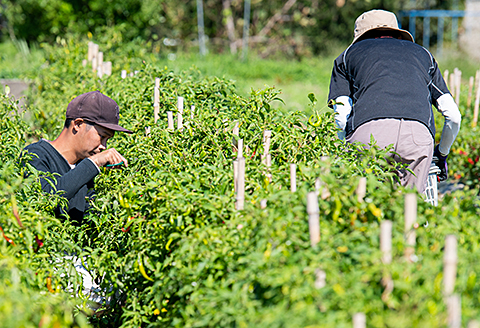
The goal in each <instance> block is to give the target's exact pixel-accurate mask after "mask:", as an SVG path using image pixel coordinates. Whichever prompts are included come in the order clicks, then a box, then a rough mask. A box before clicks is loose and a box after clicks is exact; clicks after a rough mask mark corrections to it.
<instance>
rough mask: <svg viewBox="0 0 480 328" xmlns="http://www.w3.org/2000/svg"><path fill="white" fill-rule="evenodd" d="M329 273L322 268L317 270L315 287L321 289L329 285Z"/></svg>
mask: <svg viewBox="0 0 480 328" xmlns="http://www.w3.org/2000/svg"><path fill="white" fill-rule="evenodd" d="M326 279H327V273H326V272H325V271H323V270H322V269H316V270H315V288H316V289H321V288H323V287H325V286H326V285H327V282H326Z"/></svg>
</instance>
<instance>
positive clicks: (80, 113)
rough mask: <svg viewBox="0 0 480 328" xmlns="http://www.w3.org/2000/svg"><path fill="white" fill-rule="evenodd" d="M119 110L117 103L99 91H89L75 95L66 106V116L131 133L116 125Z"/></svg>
mask: <svg viewBox="0 0 480 328" xmlns="http://www.w3.org/2000/svg"><path fill="white" fill-rule="evenodd" d="M119 113H120V110H119V108H118V105H117V103H116V102H115V101H114V100H113V99H111V98H109V97H107V96H105V95H104V94H102V93H101V92H100V91H90V92H87V93H84V94H81V95H80V96H77V97H75V98H74V99H73V100H72V101H71V102H70V103H69V104H68V107H67V113H66V117H67V118H73V119H76V118H83V119H84V120H85V121H88V122H92V123H95V124H97V125H100V126H102V127H104V128H107V129H110V130H113V131H120V132H126V133H133V132H132V131H130V130H127V129H125V128H123V127H121V126H120V125H118V118H119Z"/></svg>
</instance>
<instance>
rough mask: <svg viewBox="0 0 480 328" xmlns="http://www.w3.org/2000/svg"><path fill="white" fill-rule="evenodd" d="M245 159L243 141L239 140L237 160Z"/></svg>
mask: <svg viewBox="0 0 480 328" xmlns="http://www.w3.org/2000/svg"><path fill="white" fill-rule="evenodd" d="M238 158H243V139H238V146H237V159H238Z"/></svg>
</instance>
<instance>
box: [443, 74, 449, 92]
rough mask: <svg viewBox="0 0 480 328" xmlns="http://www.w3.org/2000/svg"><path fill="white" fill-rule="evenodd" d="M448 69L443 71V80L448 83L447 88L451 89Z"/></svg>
mask: <svg viewBox="0 0 480 328" xmlns="http://www.w3.org/2000/svg"><path fill="white" fill-rule="evenodd" d="M448 73H449V72H448V69H446V70H445V72H443V80H444V81H445V84H446V85H447V88H448V89H449V90H450V85H449V84H448V81H449V80H448Z"/></svg>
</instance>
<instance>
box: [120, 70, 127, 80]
mask: <svg viewBox="0 0 480 328" xmlns="http://www.w3.org/2000/svg"><path fill="white" fill-rule="evenodd" d="M121 77H122V79H124V78H126V77H127V70H125V69H122V75H121Z"/></svg>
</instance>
